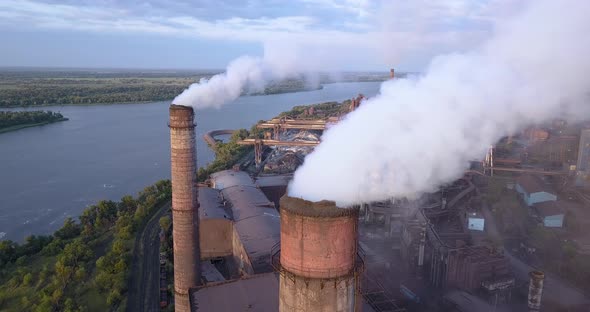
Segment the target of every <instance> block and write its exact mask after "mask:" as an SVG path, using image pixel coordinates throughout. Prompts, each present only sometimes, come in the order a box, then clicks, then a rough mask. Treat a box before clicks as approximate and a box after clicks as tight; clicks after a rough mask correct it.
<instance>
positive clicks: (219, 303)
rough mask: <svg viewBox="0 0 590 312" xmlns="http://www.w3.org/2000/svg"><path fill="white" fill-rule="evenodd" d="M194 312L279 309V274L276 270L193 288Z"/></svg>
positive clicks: (192, 308) (260, 311)
mask: <svg viewBox="0 0 590 312" xmlns="http://www.w3.org/2000/svg"><path fill="white" fill-rule="evenodd" d="M191 310H192V311H219V312H226V311H227V312H233V311H257V312H275V311H278V310H279V277H278V275H277V274H276V273H265V274H257V275H252V276H251V277H249V278H244V279H239V280H234V281H229V282H224V283H223V282H222V283H219V284H214V285H210V286H209V285H208V286H205V287H203V288H200V289H198V290H195V289H191Z"/></svg>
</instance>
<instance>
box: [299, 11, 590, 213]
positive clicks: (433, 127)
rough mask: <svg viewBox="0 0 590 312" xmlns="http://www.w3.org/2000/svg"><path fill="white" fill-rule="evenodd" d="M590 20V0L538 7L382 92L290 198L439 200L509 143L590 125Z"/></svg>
mask: <svg viewBox="0 0 590 312" xmlns="http://www.w3.org/2000/svg"><path fill="white" fill-rule="evenodd" d="M588 12H590V2H588V1H575V0H572V1H553V0H548V1H544V0H543V1H534V2H531V5H530V6H528V7H526V8H525V9H524V10H523V11H522V12H521V13H520V14H517V15H514V16H512V17H511V18H509V19H505V20H497V21H496V24H495V27H494V31H493V35H492V36H491V38H490V39H489V40H488V41H486V42H485V43H484V44H482V45H481V46H479V47H477V48H476V49H473V50H471V51H469V52H466V53H457V54H449V55H443V56H439V57H436V58H435V59H433V60H432V62H431V64H430V65H429V67H428V69H427V70H426V72H425V74H424V75H421V76H420V77H415V78H411V79H403V80H402V79H397V80H393V81H387V82H385V83H383V84H382V86H381V90H380V94H378V95H377V96H375V97H373V98H371V99H369V100H366V101H365V102H364V103H363V104H361V106H360V108H359V109H358V110H356V111H355V112H354V113H351V114H349V115H348V116H347V117H346V119H345V120H343V121H341V122H340V123H339V124H338V125H336V126H335V127H333V128H331V129H329V130H328V131H326V132H325V134H324V135H323V137H322V143H321V144H320V145H319V146H318V147H317V148H316V149H315V151H314V152H313V153H311V154H310V155H308V156H307V158H306V159H305V163H304V164H303V166H302V167H300V168H299V170H297V172H296V173H295V177H294V180H293V182H292V183H291V185H290V186H289V194H290V195H291V196H296V197H302V198H305V199H307V200H313V201H317V200H322V199H327V200H335V201H337V202H338V203H339V204H340V205H348V204H353V203H359V202H367V201H374V200H384V199H388V198H392V197H406V196H412V195H416V194H420V193H422V192H429V191H434V190H435V189H436V188H437V187H439V186H440V185H442V184H445V183H448V182H450V181H452V180H454V179H456V178H458V177H460V176H462V175H463V173H464V171H465V170H466V169H467V168H468V166H469V161H471V160H474V159H481V158H482V157H483V155H484V154H485V151H486V149H487V148H488V147H489V146H490V145H491V144H494V143H495V142H496V141H497V140H499V139H500V138H501V137H503V136H505V135H508V134H511V133H515V132H516V131H518V130H520V129H522V128H523V127H525V126H528V125H531V124H536V123H541V122H544V121H547V120H549V119H551V118H555V117H563V118H567V119H569V120H573V119H580V118H587V117H589V116H590V115H589V114H588V113H590V110H589V97H588V91H589V84H588V82H589V79H588V77H589V75H588V74H589V72H590V58H589V57H588V55H590V36H588V35H587V34H586V32H587V30H589V29H590V19H589V18H588V17H587V14H588Z"/></svg>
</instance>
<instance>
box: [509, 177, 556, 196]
mask: <svg viewBox="0 0 590 312" xmlns="http://www.w3.org/2000/svg"><path fill="white" fill-rule="evenodd" d="M516 183H518V185H520V186H521V187H522V188H523V189H524V190H525V191H526V192H527V193H529V194H532V193H537V192H547V193H551V194H553V193H554V192H553V190H552V189H551V188H550V187H549V186H548V185H547V184H546V183H545V182H544V181H543V179H541V177H539V176H536V175H530V174H525V175H522V176H520V177H518V179H517V180H516Z"/></svg>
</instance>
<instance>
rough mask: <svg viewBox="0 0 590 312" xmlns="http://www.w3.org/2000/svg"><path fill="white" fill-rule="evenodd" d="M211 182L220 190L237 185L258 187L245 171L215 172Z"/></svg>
mask: <svg viewBox="0 0 590 312" xmlns="http://www.w3.org/2000/svg"><path fill="white" fill-rule="evenodd" d="M211 180H213V183H214V185H215V188H216V189H218V190H223V189H225V188H228V187H232V186H237V185H243V186H246V185H250V186H256V185H255V184H254V181H252V178H251V177H250V176H249V175H248V174H247V173H246V172H244V171H234V170H223V171H218V172H215V173H213V174H212V175H211Z"/></svg>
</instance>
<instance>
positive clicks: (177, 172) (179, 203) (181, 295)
mask: <svg viewBox="0 0 590 312" xmlns="http://www.w3.org/2000/svg"><path fill="white" fill-rule="evenodd" d="M170 152H171V155H170V159H171V167H172V237H173V240H174V301H175V308H176V311H180V312H185V311H186V312H188V311H190V301H189V293H188V292H189V289H190V288H191V287H195V286H197V285H198V284H199V283H200V280H201V274H200V273H201V272H200V250H199V213H198V208H199V202H198V198H197V196H198V193H197V188H196V181H197V177H196V166H197V156H196V152H195V123H194V111H193V108H192V107H188V106H181V105H174V104H172V105H170Z"/></svg>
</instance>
